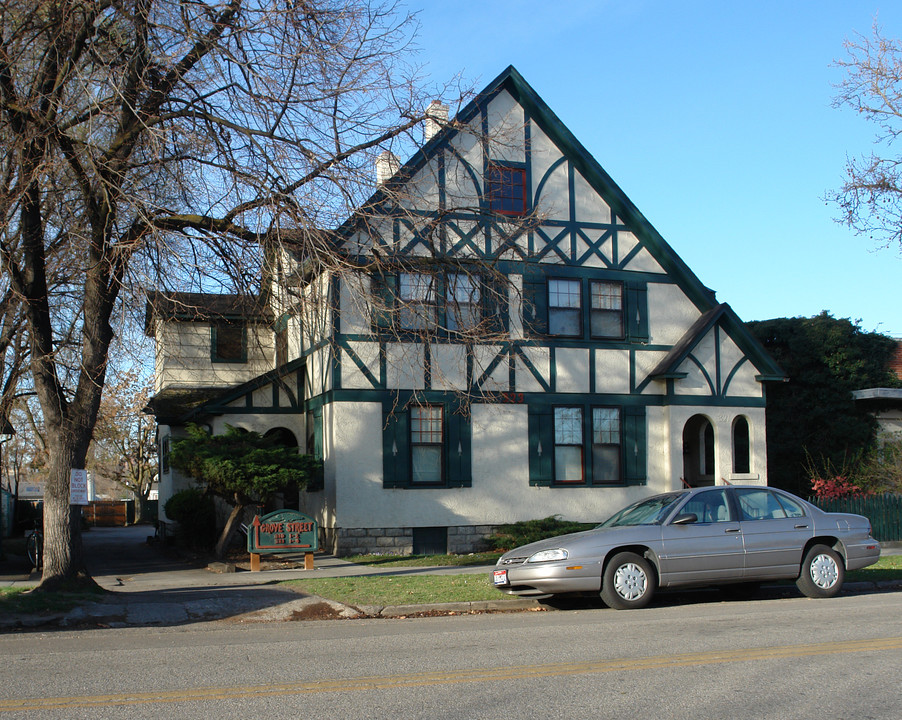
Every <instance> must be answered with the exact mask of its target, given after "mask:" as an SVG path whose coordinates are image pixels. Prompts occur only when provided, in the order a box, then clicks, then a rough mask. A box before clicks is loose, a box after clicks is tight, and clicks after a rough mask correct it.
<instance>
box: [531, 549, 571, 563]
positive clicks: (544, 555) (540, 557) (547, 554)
mask: <svg viewBox="0 0 902 720" xmlns="http://www.w3.org/2000/svg"><path fill="white" fill-rule="evenodd" d="M568 557H570V553H568V552H567V551H566V550H564V548H555V549H554V550H542V551H540V552H537V553H536V554H535V555H532V556H531V557H530V558H529V560H527V561H526V562H548V561H549V560H566V559H567V558H568Z"/></svg>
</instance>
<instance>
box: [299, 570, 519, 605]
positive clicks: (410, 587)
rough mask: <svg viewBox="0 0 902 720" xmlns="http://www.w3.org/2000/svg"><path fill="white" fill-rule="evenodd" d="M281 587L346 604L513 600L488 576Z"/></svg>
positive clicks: (322, 582)
mask: <svg viewBox="0 0 902 720" xmlns="http://www.w3.org/2000/svg"><path fill="white" fill-rule="evenodd" d="M281 584H282V585H286V586H288V587H292V588H294V589H296V590H301V591H303V592H306V593H310V594H312V595H319V596H320V597H324V598H329V599H330V600H336V601H338V602H340V603H344V604H345V605H419V604H422V603H448V602H471V601H475V600H504V599H505V598H508V599H509V598H510V597H511V596H510V595H505V594H504V593H502V592H499V591H498V590H496V589H495V588H494V587H493V586H492V583H491V582H490V580H489V576H488V574H482V573H479V574H477V575H473V574H469V575H417V576H415V577H351V578H312V579H310V580H287V581H285V582H284V583H281Z"/></svg>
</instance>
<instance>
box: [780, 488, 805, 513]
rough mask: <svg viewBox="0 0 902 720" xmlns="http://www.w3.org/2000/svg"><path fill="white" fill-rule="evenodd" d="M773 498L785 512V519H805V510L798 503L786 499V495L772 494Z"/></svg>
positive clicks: (788, 498)
mask: <svg viewBox="0 0 902 720" xmlns="http://www.w3.org/2000/svg"><path fill="white" fill-rule="evenodd" d="M774 497H775V498H777V502H779V503H780V505H781V506H782V507H783V510H785V511H786V515H787V517H793V518H798V517H805V508H804V507H802V505H800V504H799V503H798V502H796V501H795V500H794V499H793V498H791V497H787V496H786V495H782V494H780V493H774Z"/></svg>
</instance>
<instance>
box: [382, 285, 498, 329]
mask: <svg viewBox="0 0 902 720" xmlns="http://www.w3.org/2000/svg"><path fill="white" fill-rule="evenodd" d="M506 287H507V286H506V284H505V283H504V281H503V280H501V279H495V278H487V277H484V276H483V275H481V274H479V273H476V272H473V273H469V272H464V271H462V272H459V273H446V274H445V273H441V272H438V271H437V272H435V273H429V272H401V273H395V274H388V275H384V274H374V275H373V276H372V294H373V299H374V305H373V317H372V323H373V329H374V331H375V332H379V331H389V332H395V333H410V334H411V335H415V334H416V333H418V332H423V331H426V332H432V331H435V332H436V334H438V335H443V336H447V337H459V336H461V335H465V334H466V333H468V332H471V331H472V330H474V329H475V328H476V327H477V326H479V327H480V328H481V329H485V330H487V331H489V332H504V330H505V328H506V326H507V319H508V305H507V293H506Z"/></svg>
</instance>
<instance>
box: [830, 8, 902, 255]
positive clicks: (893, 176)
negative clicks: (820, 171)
mask: <svg viewBox="0 0 902 720" xmlns="http://www.w3.org/2000/svg"><path fill="white" fill-rule="evenodd" d="M845 49H846V52H847V57H846V58H845V59H843V60H839V61H837V63H836V65H837V66H838V67H840V68H842V69H843V70H844V72H845V77H844V78H843V80H842V82H841V83H840V84H839V85H838V86H837V95H836V97H835V98H834V101H833V106H834V107H836V108H842V107H850V108H852V109H853V110H855V111H856V112H857V113H859V114H861V115H862V116H864V118H865V119H866V120H868V121H869V122H873V123H875V124H876V125H877V128H878V131H877V135H876V138H875V143H876V145H877V146H878V147H879V148H880V151H879V152H871V153H870V154H869V155H866V156H864V157H860V158H849V159H848V161H847V163H846V181H845V183H843V185H842V187H841V188H839V189H838V190H836V191H835V192H833V193H831V194H830V195H829V196H828V199H830V200H832V201H834V202H836V203H837V205H838V206H839V208H840V211H841V215H840V218H839V219H840V220H841V221H842V222H844V223H846V224H847V225H849V226H850V227H851V228H852V229H853V230H855V231H856V232H858V233H860V234H863V235H868V236H869V237H870V238H871V239H873V240H874V241H875V242H876V243H877V244H878V245H879V246H881V247H893V246H899V247H900V248H902V158H900V157H899V156H898V155H894V154H893V150H892V146H893V143H894V141H896V140H898V138H899V136H900V135H902V43H900V41H899V40H896V39H891V38H887V37H885V36H884V35H883V34H882V32H881V30H880V28H879V26H878V25H877V24H876V23H875V24H874V27H873V29H872V33H871V36H870V37H866V36H863V35H855V36H854V37H852V38H851V39H848V40H846V42H845Z"/></svg>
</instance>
